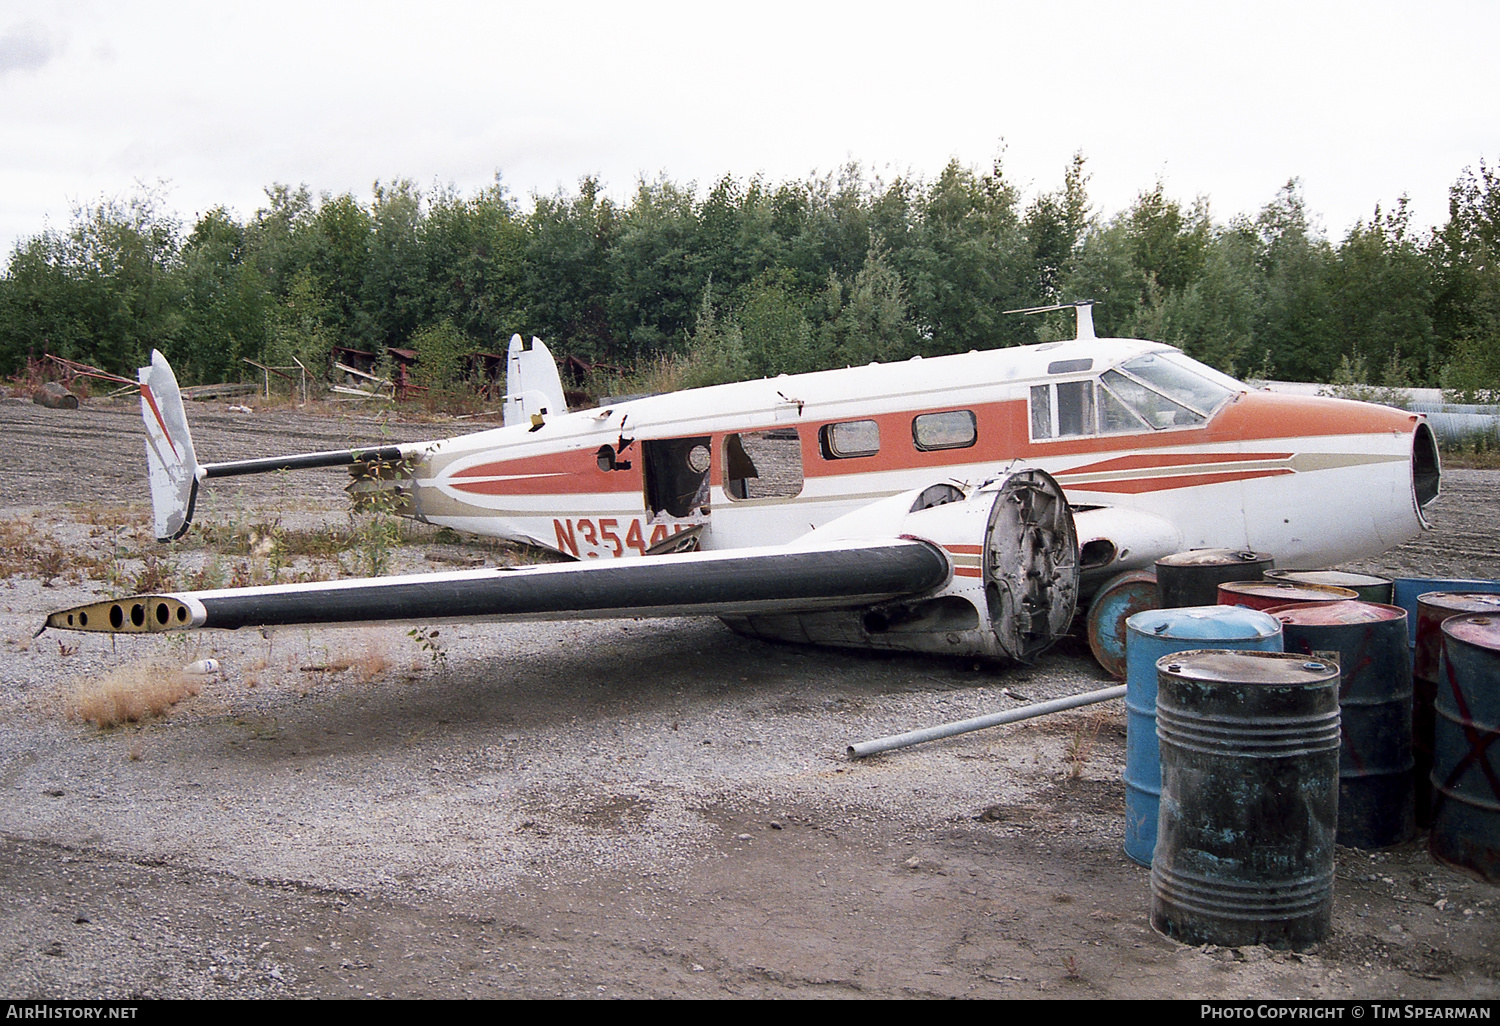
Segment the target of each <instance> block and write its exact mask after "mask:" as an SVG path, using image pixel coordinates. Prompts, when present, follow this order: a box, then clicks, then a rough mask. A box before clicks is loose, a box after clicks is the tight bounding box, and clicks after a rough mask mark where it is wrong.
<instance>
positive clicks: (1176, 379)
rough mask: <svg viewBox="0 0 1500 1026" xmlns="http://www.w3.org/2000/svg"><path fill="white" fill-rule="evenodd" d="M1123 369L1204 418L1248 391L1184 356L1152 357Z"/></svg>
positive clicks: (1175, 354) (1136, 361) (1148, 356)
mask: <svg viewBox="0 0 1500 1026" xmlns="http://www.w3.org/2000/svg"><path fill="white" fill-rule="evenodd" d="M1119 369H1120V370H1122V371H1124V372H1126V373H1127V374H1129V375H1131V376H1132V377H1135V378H1137V379H1139V380H1140V381H1143V382H1145V383H1146V384H1147V385H1149V386H1151V387H1152V388H1154V389H1155V390H1156V391H1158V392H1160V393H1162V394H1163V395H1165V396H1167V397H1168V398H1170V399H1172V400H1175V401H1176V402H1178V403H1180V404H1181V405H1183V406H1186V407H1187V408H1188V409H1190V410H1193V411H1194V412H1196V413H1198V414H1200V415H1201V416H1202V417H1208V416H1210V415H1211V414H1212V413H1213V412H1214V410H1216V409H1218V408H1219V404H1221V403H1223V402H1224V401H1225V400H1226V399H1228V398H1229V397H1230V396H1232V395H1234V394H1235V393H1236V392H1240V391H1243V390H1244V386H1242V385H1240V383H1239V382H1237V381H1235V380H1234V379H1233V378H1231V377H1228V376H1227V375H1223V374H1220V373H1219V372H1218V371H1215V370H1212V369H1211V368H1208V367H1205V366H1203V365H1202V364H1200V363H1198V362H1197V361H1195V360H1191V359H1189V358H1188V357H1186V356H1183V355H1182V354H1181V353H1170V352H1168V353H1149V354H1147V355H1146V356H1138V357H1136V358H1135V359H1134V360H1129V361H1126V362H1125V363H1122V364H1121V365H1120V368H1119ZM1216 379H1220V380H1216Z"/></svg>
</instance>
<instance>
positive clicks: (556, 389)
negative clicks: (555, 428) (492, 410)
mask: <svg viewBox="0 0 1500 1026" xmlns="http://www.w3.org/2000/svg"><path fill="white" fill-rule="evenodd" d="M508 355H509V359H508V360H506V369H505V426H506V427H510V426H511V425H512V424H524V423H526V421H528V420H529V419H530V418H532V417H535V416H540V415H541V414H543V413H550V414H553V415H554V416H555V415H557V414H562V413H567V412H568V403H567V400H566V399H564V398H563V388H562V378H560V377H558V374H557V364H556V363H554V362H553V360H552V353H551V352H549V351H548V349H547V346H546V345H545V344H544V343H543V342H542V340H541V339H539V338H537V337H536V336H535V335H533V336H532V337H531V348H530V349H526V348H525V347H524V345H523V344H522V342H521V336H520V335H512V336H511V337H510V350H509V354H508Z"/></svg>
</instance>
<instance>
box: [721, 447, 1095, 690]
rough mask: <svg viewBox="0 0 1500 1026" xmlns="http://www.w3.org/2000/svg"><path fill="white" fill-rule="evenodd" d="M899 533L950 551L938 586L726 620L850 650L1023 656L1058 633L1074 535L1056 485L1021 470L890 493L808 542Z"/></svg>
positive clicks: (1073, 591) (1067, 615)
mask: <svg viewBox="0 0 1500 1026" xmlns="http://www.w3.org/2000/svg"><path fill="white" fill-rule="evenodd" d="M892 536H900V537H905V538H915V539H920V540H922V541H926V542H928V543H930V544H932V545H934V546H936V547H938V548H939V549H941V550H942V551H943V553H944V554H945V555H946V556H947V557H948V561H949V565H950V568H951V572H950V575H949V579H948V581H947V583H946V584H944V585H943V586H942V587H940V588H938V589H936V590H934V591H932V592H929V593H927V594H925V595H920V596H917V597H916V598H912V599H902V600H899V601H895V602H890V603H886V604H883V605H880V606H876V607H872V608H868V609H863V610H836V611H830V612H817V613H790V614H783V615H774V614H773V615H756V616H747V617H743V618H741V617H731V618H726V619H725V622H726V623H728V624H729V625H730V626H731V627H733V628H734V629H735V630H738V631H740V632H741V633H745V634H751V635H755V636H758V637H764V638H769V639H774V640H778V641H800V642H808V643H813V644H821V645H842V646H846V647H853V648H882V649H900V650H906V651H914V652H947V653H950V654H953V655H966V656H967V655H977V656H989V657H994V658H1002V659H1011V660H1016V661H1020V662H1030V661H1031V660H1033V659H1035V658H1036V657H1037V656H1038V655H1040V654H1041V653H1042V651H1044V650H1045V649H1046V648H1047V646H1049V645H1050V644H1052V642H1053V641H1054V640H1056V639H1057V638H1058V636H1060V635H1061V634H1063V633H1064V632H1065V631H1066V630H1067V629H1068V626H1069V624H1070V623H1071V622H1072V620H1073V613H1074V609H1075V608H1076V606H1077V602H1078V581H1079V559H1078V535H1077V532H1076V530H1075V528H1074V525H1073V515H1072V512H1071V511H1070V510H1069V508H1068V503H1067V499H1066V498H1065V497H1064V496H1063V491H1062V488H1061V487H1060V486H1059V485H1058V483H1057V482H1056V481H1054V480H1053V479H1052V477H1051V476H1050V475H1049V474H1047V473H1046V472H1044V471H1041V470H1035V469H1021V470H1013V471H1011V472H1008V473H1007V474H1005V475H1004V476H1003V477H1000V478H996V479H994V480H992V481H988V482H985V483H984V484H982V485H979V486H977V487H965V486H963V485H960V484H956V483H942V484H936V485H933V486H931V487H929V488H924V489H918V490H916V491H911V492H904V493H902V494H901V495H896V496H892V497H891V498H889V499H885V500H882V501H881V502H878V503H875V504H873V505H871V506H867V507H865V508H864V509H861V510H858V511H856V512H854V513H851V514H849V515H848V516H845V517H841V518H839V519H838V520H835V521H832V522H831V523H829V524H826V525H824V526H823V527H821V528H819V529H818V530H816V531H813V532H811V533H810V534H809V535H808V536H807V541H808V543H813V542H820V541H824V540H832V539H839V538H849V539H854V538H877V537H885V538H889V537H892Z"/></svg>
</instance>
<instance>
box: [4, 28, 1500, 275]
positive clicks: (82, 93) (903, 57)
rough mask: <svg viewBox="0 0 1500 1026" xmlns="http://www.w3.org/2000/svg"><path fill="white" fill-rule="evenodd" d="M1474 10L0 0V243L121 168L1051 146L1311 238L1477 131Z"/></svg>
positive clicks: (1490, 58)
mask: <svg viewBox="0 0 1500 1026" xmlns="http://www.w3.org/2000/svg"><path fill="white" fill-rule="evenodd" d="M1497 40H1500V3H1496V2H1493V0H1477V2H1464V0H1425V2H1423V3H1420V4H1418V3H1383V2H1379V0H1362V2H1350V3H1342V2H1340V3H1320V2H1316V0H1302V2H1287V3H1283V2H1279V0H1255V2H1252V3H1228V2H1218V3H1208V2H1204V0H1196V2H1177V0H1158V2H1144V3H1143V2H1128V0H1114V2H1099V3H1094V2H1085V0H1066V2H1058V0H1050V2H1038V0H1033V2H1029V3H1010V2H992V3H982V4H970V3H944V2H936V0H925V2H922V3H905V4H882V3H873V2H865V3H857V4H856V3H847V4H846V3H820V2H817V0H802V2H797V3H779V2H769V0H761V2H756V3H745V4H733V5H729V4H712V3H705V2H702V0H699V2H697V3H633V2H630V0H615V2H610V3H594V2H590V0H572V2H569V3H566V4H546V3H539V2H535V0H533V2H531V3H525V4H521V3H512V2H509V0H504V2H499V0H497V2H479V0H473V2H464V0H426V2H424V3H421V4H414V3H396V2H371V0H363V2H358V3H356V2H352V0H345V2H343V3H320V2H317V0H295V2H281V0H258V2H256V3H254V4H224V3H203V2H202V0H196V2H180V3H179V2H172V0H138V2H132V0H112V2H95V0H55V2H46V0H24V2H17V0H0V247H3V252H4V254H7V255H8V254H9V252H10V250H11V247H12V246H13V244H14V243H15V241H16V240H17V239H20V238H24V237H27V236H30V235H33V234H36V233H37V232H40V231H42V230H43V229H44V228H46V227H48V226H49V225H50V226H51V227H54V228H64V227H66V225H67V223H68V220H69V216H70V215H69V211H70V209H71V207H72V206H73V205H74V204H77V203H88V202H90V201H93V200H95V199H97V198H98V197H100V196H101V195H109V196H122V195H127V194H129V193H130V192H131V191H132V190H133V189H134V188H135V183H136V182H137V181H145V182H156V181H158V180H165V181H166V182H167V183H168V191H167V202H168V205H169V207H170V208H171V209H173V210H175V211H176V212H177V213H178V214H180V215H181V216H182V217H183V218H184V219H187V220H189V221H190V220H191V219H192V218H193V217H194V216H196V215H197V214H199V213H201V212H203V211H204V210H207V209H209V208H211V207H213V206H216V205H221V204H222V205H224V206H227V207H229V208H230V209H231V210H233V211H235V212H236V213H237V214H238V215H239V216H240V217H248V216H249V215H251V214H252V213H253V212H254V211H255V209H256V208H257V207H258V206H260V205H261V202H262V199H263V195H264V194H263V190H264V188H265V187H266V186H267V185H269V184H271V183H273V182H285V183H289V184H294V185H295V184H298V183H306V184H308V185H309V186H311V187H312V189H313V190H314V192H333V193H338V192H344V191H352V192H353V193H354V194H355V195H356V196H358V197H361V198H368V196H369V194H370V185H371V183H372V182H373V181H374V180H376V179H377V178H378V179H382V180H387V181H389V180H391V179H393V178H397V177H406V178H411V179H413V180H415V181H416V182H417V183H418V184H419V185H422V186H424V187H426V186H430V185H433V184H435V183H443V184H450V183H451V184H453V185H456V186H457V187H458V188H459V189H461V190H463V191H466V192H472V191H474V190H476V189H478V188H481V187H483V186H485V185H487V184H488V183H490V182H492V181H493V180H494V177H495V175H496V174H497V173H498V174H500V175H501V176H502V180H503V181H504V182H505V183H506V184H507V185H508V186H509V188H510V189H511V190H512V192H514V193H515V194H516V195H517V196H518V197H519V198H520V199H522V200H523V201H524V200H525V199H526V198H527V197H529V196H530V195H531V194H532V193H536V192H540V193H552V192H555V191H556V190H558V189H566V190H572V189H573V188H574V187H575V186H576V184H577V181H578V179H579V178H580V177H581V176H583V175H585V174H594V175H598V176H599V177H600V178H601V179H602V180H603V181H604V183H605V185H606V187H607V188H608V190H609V191H610V192H611V193H612V194H614V195H616V196H617V197H620V198H622V199H624V198H628V196H629V194H630V192H631V190H632V188H633V186H634V183H635V181H636V180H637V179H638V178H639V177H641V176H643V175H644V176H646V177H648V178H650V177H656V176H657V175H662V174H664V175H666V176H667V177H669V178H671V179H672V180H674V181H676V182H678V183H683V184H685V183H687V182H698V183H699V184H700V185H703V184H706V183H709V182H711V181H713V180H715V179H717V178H719V177H720V176H722V175H724V174H726V173H728V174H731V175H734V176H736V177H740V178H745V177H749V176H751V175H755V174H763V175H764V176H766V177H767V178H768V179H770V180H771V181H779V180H784V179H788V178H790V179H797V180H805V179H806V178H807V177H808V175H809V174H811V173H813V172H827V171H830V170H833V169H836V168H837V167H838V166H839V165H841V164H843V163H845V162H847V161H848V160H850V159H854V160H858V161H860V162H861V163H862V164H864V165H865V166H866V167H867V168H869V169H871V170H872V171H873V172H874V173H877V174H881V175H882V176H884V177H887V178H889V177H891V176H893V175H895V174H915V175H920V176H926V177H931V176H932V175H934V174H936V173H937V172H938V171H940V170H941V169H942V167H943V165H944V164H945V163H946V162H947V161H948V160H950V159H952V158H957V159H958V160H960V161H961V162H963V163H965V164H971V165H976V166H979V167H985V168H987V167H988V166H989V165H990V164H991V162H992V161H993V160H994V159H995V158H996V157H997V156H1000V157H1001V158H1002V160H1003V164H1004V167H1005V170H1006V173H1007V174H1008V175H1009V176H1010V177H1011V179H1012V180H1013V181H1014V182H1015V183H1016V184H1018V185H1019V186H1021V187H1022V189H1023V190H1024V191H1025V193H1026V194H1027V195H1028V196H1030V195H1034V194H1035V192H1037V191H1038V190H1046V189H1053V188H1056V187H1057V186H1058V184H1060V182H1061V180H1062V173H1063V170H1064V168H1065V166H1066V165H1067V163H1068V161H1069V159H1070V157H1071V156H1072V154H1073V153H1074V152H1075V151H1082V152H1083V154H1084V155H1085V156H1086V157H1087V159H1088V168H1089V171H1090V172H1091V174H1092V176H1093V177H1092V180H1091V182H1090V185H1089V188H1090V193H1091V196H1092V199H1093V201H1094V203H1095V205H1096V208H1098V209H1100V210H1102V211H1103V212H1105V213H1113V212H1116V211H1118V210H1120V209H1122V208H1123V207H1125V206H1127V205H1128V204H1129V203H1130V202H1131V200H1132V199H1133V198H1134V197H1135V195H1136V194H1137V193H1138V192H1140V191H1142V190H1144V189H1149V188H1150V187H1151V186H1152V185H1153V184H1154V183H1155V181H1156V180H1157V179H1158V178H1160V179H1161V180H1163V181H1164V182H1165V185H1166V189H1167V191H1168V193H1169V194H1170V195H1172V196H1175V197H1177V198H1179V199H1181V200H1183V201H1184V202H1189V201H1191V200H1192V199H1193V197H1195V196H1197V195H1206V196H1207V197H1208V198H1209V199H1210V201H1211V203H1212V209H1213V213H1214V216H1215V218H1216V219H1219V220H1227V219H1228V218H1229V217H1230V216H1232V215H1234V214H1236V213H1241V212H1246V213H1253V212H1254V211H1255V210H1257V209H1259V208H1260V207H1261V206H1263V205H1264V204H1265V203H1267V202H1268V201H1270V200H1271V199H1272V198H1273V197H1274V195H1275V193H1276V191H1277V189H1278V188H1279V187H1280V186H1281V185H1282V184H1283V183H1285V182H1286V180H1287V179H1288V178H1291V177H1293V176H1295V177H1298V178H1300V179H1301V180H1302V183H1303V191H1304V196H1305V197H1306V200H1307V204H1308V207H1309V209H1310V210H1311V211H1312V212H1313V213H1314V214H1315V215H1317V216H1318V218H1319V219H1320V221H1321V223H1322V225H1323V227H1324V228H1325V230H1326V231H1327V232H1328V234H1329V235H1330V237H1332V238H1334V239H1335V240H1337V239H1338V238H1340V237H1341V236H1342V235H1343V234H1344V232H1346V231H1347V229H1348V228H1349V226H1350V225H1351V224H1353V223H1354V221H1355V220H1356V219H1360V218H1368V217H1369V215H1370V212H1371V211H1372V209H1373V208H1374V206H1375V204H1376V203H1380V204H1382V205H1383V206H1387V207H1389V206H1390V205H1392V204H1393V203H1394V201H1395V200H1396V198H1397V197H1398V196H1400V195H1401V194H1402V193H1406V194H1409V195H1410V197H1411V200H1412V204H1413V209H1414V220H1415V222H1416V224H1417V225H1418V226H1419V227H1424V228H1425V227H1428V226H1431V225H1434V224H1439V223H1441V222H1442V221H1443V220H1444V219H1445V217H1446V214H1447V190H1448V187H1449V186H1450V185H1451V184H1452V183H1453V181H1454V180H1455V179H1456V178H1457V177H1458V175H1459V174H1460V172H1461V171H1462V170H1463V169H1464V168H1465V167H1477V166H1478V163H1479V161H1480V160H1481V159H1483V160H1484V161H1485V162H1486V163H1487V164H1494V163H1497V162H1500V86H1497V84H1496V74H1495V73H1496V71H1497V64H1500V60H1497V57H1496V53H1497V50H1496V43H1497Z"/></svg>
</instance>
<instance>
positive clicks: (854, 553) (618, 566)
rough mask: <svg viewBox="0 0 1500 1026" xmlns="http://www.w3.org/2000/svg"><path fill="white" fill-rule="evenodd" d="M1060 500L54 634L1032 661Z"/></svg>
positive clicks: (159, 599) (200, 595) (864, 515)
mask: <svg viewBox="0 0 1500 1026" xmlns="http://www.w3.org/2000/svg"><path fill="white" fill-rule="evenodd" d="M1077 593H1078V542H1077V537H1076V535H1075V533H1074V529H1073V517H1072V513H1071V512H1070V511H1069V509H1068V505H1067V503H1066V501H1064V497H1063V494H1062V489H1061V488H1060V487H1059V486H1058V484H1057V482H1056V481H1054V480H1053V479H1052V478H1051V477H1049V476H1048V475H1047V474H1045V473H1043V472H1042V471H1039V470H1035V469H1027V468H1019V469H1015V468H1013V469H1012V470H1011V471H1010V472H1009V473H1006V474H1003V475H1001V476H999V477H996V478H993V479H991V480H989V481H986V482H984V483H983V484H980V485H976V486H970V487H968V488H967V489H964V488H960V487H958V486H956V485H954V484H951V483H945V484H940V485H934V486H931V487H928V488H921V489H914V490H912V491H910V492H903V493H901V494H899V495H893V496H889V497H887V498H884V499H879V500H877V501H875V502H872V503H870V504H869V505H867V506H865V507H862V508H861V509H858V510H855V511H854V512H851V513H848V514H845V515H844V516H843V517H840V518H838V519H836V520H833V521H831V522H830V523H827V524H825V525H823V526H822V527H820V528H817V529H816V530H813V531H809V532H808V533H807V534H806V535H804V536H803V537H802V538H800V539H798V540H797V541H794V542H792V543H790V544H787V545H779V546H765V547H758V548H743V549H727V550H709V551H706V552H691V553H675V554H662V555H648V556H640V557H634V558H630V559H621V560H598V561H594V560H584V561H581V562H576V563H552V564H547V565H542V566H528V567H521V568H505V569H490V570H465V571H457V572H451V573H435V574H421V575H413V576H406V577H374V578H364V579H360V580H349V581H327V582H318V583H308V584H285V585H273V586H269V587H256V588H227V589H219V590H214V591H184V592H163V593H161V594H154V595H134V596H130V597H128V598H119V599H106V600H103V601H99V602H92V603H89V604H86V605H82V606H75V607H73V608H72V609H62V610H58V611H57V612H54V613H52V614H50V615H49V616H48V617H47V621H46V626H48V627H57V628H61V629H64V630H81V631H103V632H107V633H115V634H154V633H160V632H164V631H180V630H191V629H194V628H208V627H214V628H222V629H226V630H236V629H238V628H241V627H252V628H253V627H276V626H286V625H293V624H360V623H385V622H392V621H394V622H400V623H414V622H415V623H421V622H454V621H463V620H488V621H509V620H572V619H607V618H620V617H644V616H694V615H708V616H719V617H724V618H725V619H727V620H729V621H730V623H731V626H734V625H736V624H738V625H739V626H738V627H737V629H739V628H744V629H745V630H748V631H752V632H754V633H760V634H764V635H766V636H776V637H785V638H787V639H789V640H797V641H804V642H806V641H814V642H817V641H822V642H826V643H829V644H837V645H847V646H854V647H884V648H902V649H910V650H916V651H940V652H945V653H948V654H953V655H960V654H969V655H991V656H999V657H1003V658H1011V659H1019V660H1023V661H1026V660H1030V659H1031V658H1033V657H1034V656H1035V655H1037V654H1038V653H1040V652H1041V651H1042V650H1043V649H1045V648H1046V646H1047V645H1049V644H1051V642H1052V641H1053V640H1054V639H1055V638H1057V637H1058V636H1059V635H1060V634H1062V633H1063V632H1064V631H1066V630H1067V628H1068V624H1069V623H1070V622H1071V621H1072V618H1073V610H1074V606H1075V603H1076V600H1077Z"/></svg>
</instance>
